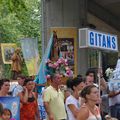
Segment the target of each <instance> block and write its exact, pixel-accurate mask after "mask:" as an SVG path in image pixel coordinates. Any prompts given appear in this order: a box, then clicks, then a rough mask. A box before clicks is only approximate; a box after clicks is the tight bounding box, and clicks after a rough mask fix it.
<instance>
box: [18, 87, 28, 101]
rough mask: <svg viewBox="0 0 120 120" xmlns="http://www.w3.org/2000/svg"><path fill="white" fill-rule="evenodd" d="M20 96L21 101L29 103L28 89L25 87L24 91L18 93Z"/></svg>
mask: <svg viewBox="0 0 120 120" xmlns="http://www.w3.org/2000/svg"><path fill="white" fill-rule="evenodd" d="M18 96H19V97H20V101H21V103H27V102H28V90H27V88H25V87H24V91H22V92H20V93H18Z"/></svg>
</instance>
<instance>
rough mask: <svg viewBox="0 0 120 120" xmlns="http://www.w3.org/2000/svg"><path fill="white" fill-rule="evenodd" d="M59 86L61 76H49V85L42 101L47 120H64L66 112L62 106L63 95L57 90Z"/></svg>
mask: <svg viewBox="0 0 120 120" xmlns="http://www.w3.org/2000/svg"><path fill="white" fill-rule="evenodd" d="M60 85H61V75H60V74H55V75H53V76H51V85H50V86H49V87H48V88H46V89H45V91H44V93H43V101H44V105H45V109H46V112H47V116H48V120H65V119H66V111H65V105H64V95H63V93H62V92H61V90H60V89H59V86H60Z"/></svg>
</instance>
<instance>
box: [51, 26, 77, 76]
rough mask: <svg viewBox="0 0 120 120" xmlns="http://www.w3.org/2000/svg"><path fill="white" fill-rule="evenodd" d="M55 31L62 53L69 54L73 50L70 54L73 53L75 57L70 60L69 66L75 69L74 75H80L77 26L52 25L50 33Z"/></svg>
mask: <svg viewBox="0 0 120 120" xmlns="http://www.w3.org/2000/svg"><path fill="white" fill-rule="evenodd" d="M53 31H55V32H56V33H57V38H58V46H59V48H60V51H61V53H62V55H68V54H69V52H71V53H70V54H72V58H73V59H71V60H70V61H69V67H70V68H71V70H72V71H73V74H74V77H75V76H77V75H78V69H77V28H75V27H51V28H50V33H53ZM65 44H66V45H65ZM67 44H68V45H67ZM67 46H69V48H67ZM60 51H59V52H60ZM60 55H61V54H60Z"/></svg>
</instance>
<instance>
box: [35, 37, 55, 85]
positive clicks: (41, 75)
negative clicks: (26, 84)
mask: <svg viewBox="0 0 120 120" xmlns="http://www.w3.org/2000/svg"><path fill="white" fill-rule="evenodd" d="M52 45H53V35H51V38H50V40H49V42H48V45H47V48H46V51H45V54H44V56H43V58H42V61H41V63H40V68H39V72H38V75H37V76H36V79H35V80H34V82H36V83H37V84H43V83H46V82H47V79H46V74H47V66H46V61H47V60H48V59H49V58H50V52H51V48H52Z"/></svg>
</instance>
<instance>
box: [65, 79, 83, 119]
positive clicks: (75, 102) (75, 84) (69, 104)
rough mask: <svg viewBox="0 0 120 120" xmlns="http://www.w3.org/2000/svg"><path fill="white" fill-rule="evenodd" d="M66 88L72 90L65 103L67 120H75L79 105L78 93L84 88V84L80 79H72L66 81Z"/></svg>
mask: <svg viewBox="0 0 120 120" xmlns="http://www.w3.org/2000/svg"><path fill="white" fill-rule="evenodd" d="M67 87H68V88H70V89H71V90H72V94H71V95H70V96H69V97H67V98H66V101H65V105H66V110H67V115H68V120H76V117H77V114H78V111H79V108H80V105H81V103H79V93H80V91H81V90H82V89H83V87H84V82H83V80H82V78H74V79H73V80H68V81H67Z"/></svg>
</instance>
